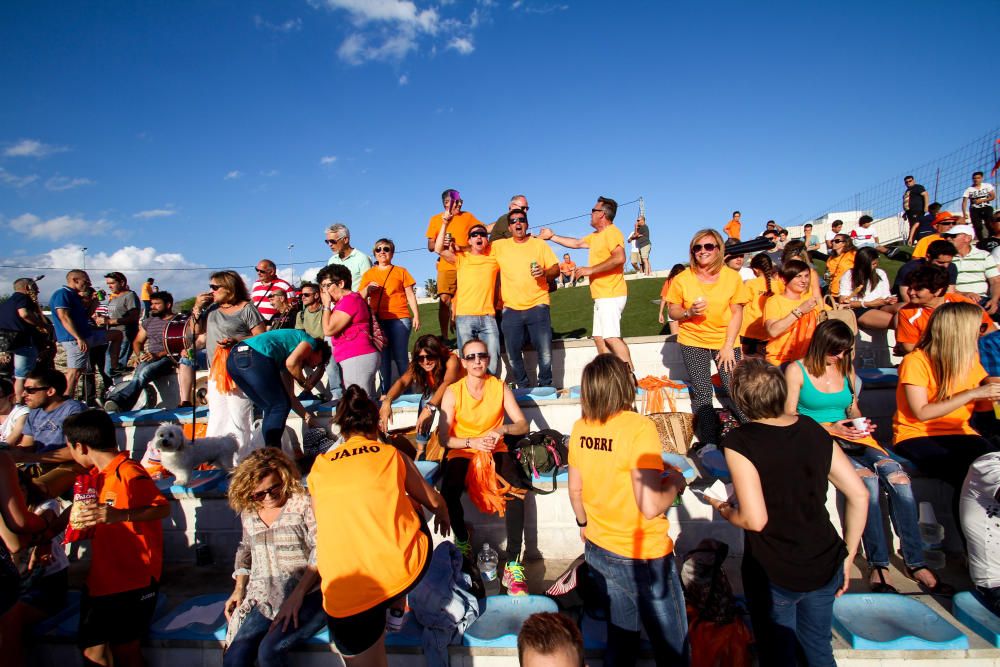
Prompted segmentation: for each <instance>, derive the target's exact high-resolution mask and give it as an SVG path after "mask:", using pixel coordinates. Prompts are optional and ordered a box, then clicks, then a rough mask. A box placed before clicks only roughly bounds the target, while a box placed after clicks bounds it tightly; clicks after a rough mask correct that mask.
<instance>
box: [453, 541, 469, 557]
mask: <svg viewBox="0 0 1000 667" xmlns="http://www.w3.org/2000/svg"><path fill="white" fill-rule="evenodd" d="M455 546H456V547H458V550H459V551H461V552H462V555H463V556H465V557H466V558H472V545H471V544H469V541H468V540H460V539H458V538H455Z"/></svg>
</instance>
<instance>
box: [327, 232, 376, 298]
mask: <svg viewBox="0 0 1000 667" xmlns="http://www.w3.org/2000/svg"><path fill="white" fill-rule="evenodd" d="M326 245H327V247H328V248H330V252H331V253H333V254H332V255H330V259H328V260H326V265H327V266H330V265H331V264H342V265H344V266H346V267H347V268H348V269H349V270H350V272H351V285H352V286H353V291H355V292H357V291H358V290H359V289H360V288H361V276H363V275H365V271H367V270H368V269H370V268H372V260H371V258H369V257H368V255H366V254H365V253H363V252H361V251H360V250H358V249H357V248H354V247H352V246H351V230H350V229H348V228H347V226H346V225H342V224H340V223H339V222H338V223H335V224H332V225H330V226H329V227H327V229H326Z"/></svg>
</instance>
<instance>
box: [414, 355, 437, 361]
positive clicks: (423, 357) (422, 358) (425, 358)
mask: <svg viewBox="0 0 1000 667" xmlns="http://www.w3.org/2000/svg"><path fill="white" fill-rule="evenodd" d="M433 359H437V357H435V356H434V355H433V354H418V355H417V361H431V360H433Z"/></svg>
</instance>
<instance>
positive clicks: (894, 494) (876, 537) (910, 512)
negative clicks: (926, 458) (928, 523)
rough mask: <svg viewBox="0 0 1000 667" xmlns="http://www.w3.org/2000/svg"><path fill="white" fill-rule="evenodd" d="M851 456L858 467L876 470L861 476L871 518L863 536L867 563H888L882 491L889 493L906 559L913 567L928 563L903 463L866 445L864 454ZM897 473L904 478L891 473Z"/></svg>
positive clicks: (887, 564)
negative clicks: (893, 478)
mask: <svg viewBox="0 0 1000 667" xmlns="http://www.w3.org/2000/svg"><path fill="white" fill-rule="evenodd" d="M850 459H851V463H853V464H854V467H855V468H856V469H858V470H870V471H872V472H874V473H875V475H874V476H872V477H862V478H861V481H862V482H864V483H865V487H866V488H867V489H868V521H867V522H866V523H865V531H864V533H862V536H861V542H862V544H864V545H865V557H866V558H867V559H868V565H869V566H871V567H888V566H889V545H888V542H887V540H886V535H885V532H884V531H883V529H882V506H881V505H880V503H879V499H880V498H881V496H882V491H885V492H886V494H887V495H888V497H889V518H890V519H891V520H892V525H893V527H894V528H895V529H896V534H897V535H899V541H900V542H901V543H902V546H903V560H904V561H905V562H906V565H907V566H908V567H910V568H912V569H914V570H916V569H917V568H921V567H925V566H926V563H925V562H924V547H923V544H922V542H921V541H920V528H919V527H918V525H917V501H916V499H915V498H914V497H913V486H912V485H911V484H910V478H909V477H908V476H907V475H906V473H905V472H903V466H901V465H900V464H899V462H898V461H896V460H895V459H892V458H890V457H889V456H887V455H886V454H883V453H881V452H880V451H878V450H876V449H872V448H871V447H865V448H864V451H863V452H862V453H861V454H859V455H857V456H853V455H852V456H851V457H850ZM896 473H898V474H900V475H902V478H900V480H897V481H896V482H893V481H892V480H891V479H890V477H891V476H892V475H894V474H896Z"/></svg>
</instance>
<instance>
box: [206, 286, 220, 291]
mask: <svg viewBox="0 0 1000 667" xmlns="http://www.w3.org/2000/svg"><path fill="white" fill-rule="evenodd" d="M208 289H210V290H212V291H213V292H214V291H216V290H219V289H222V285H209V286H208Z"/></svg>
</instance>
